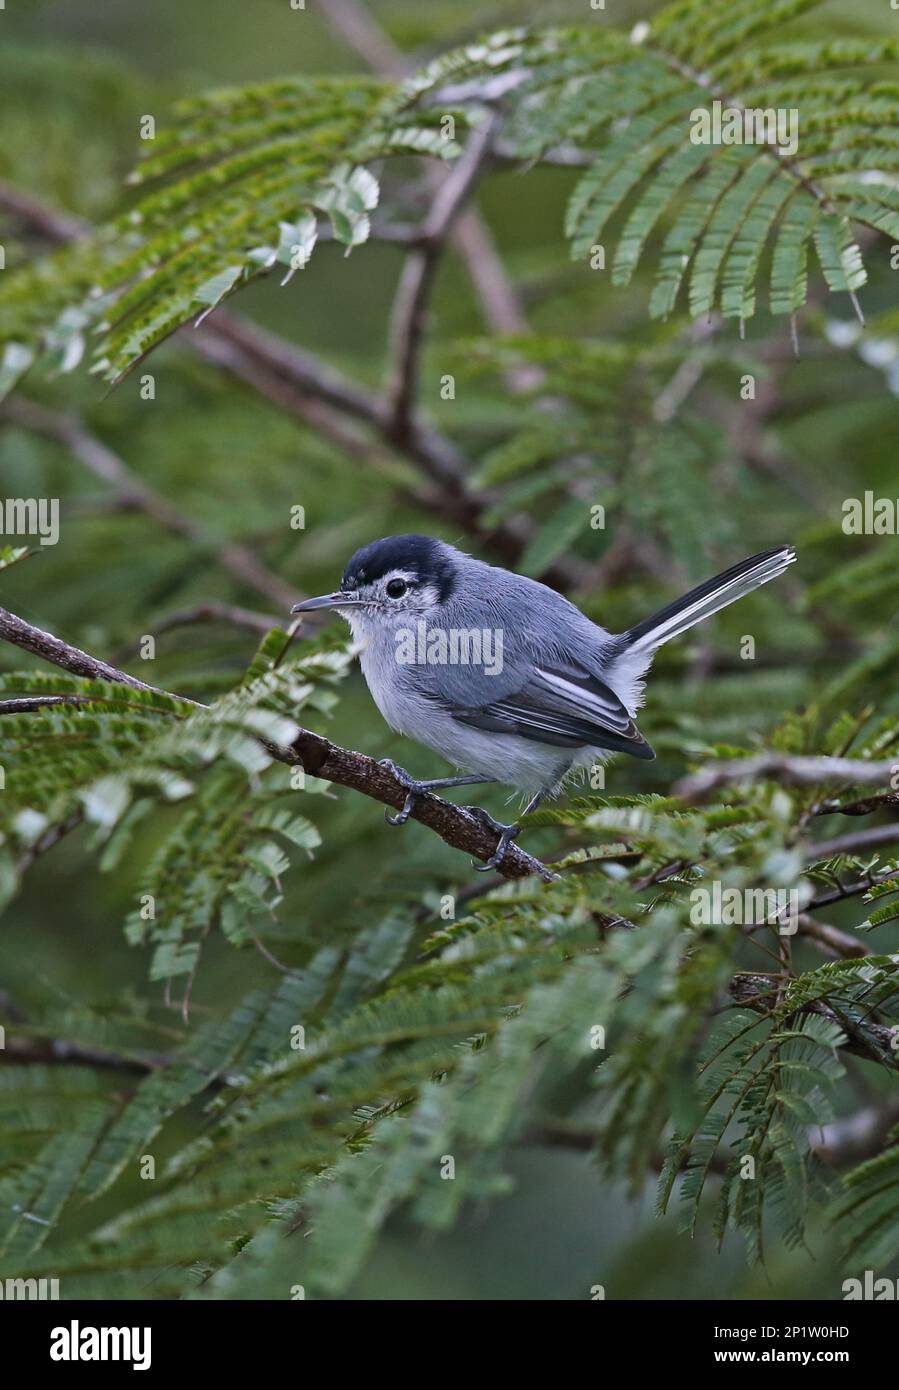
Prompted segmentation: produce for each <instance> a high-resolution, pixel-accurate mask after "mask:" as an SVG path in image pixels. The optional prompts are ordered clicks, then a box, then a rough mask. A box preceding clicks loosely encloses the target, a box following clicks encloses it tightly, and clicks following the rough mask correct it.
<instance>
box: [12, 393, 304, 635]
mask: <svg viewBox="0 0 899 1390" xmlns="http://www.w3.org/2000/svg"><path fill="white" fill-rule="evenodd" d="M2 418H3V419H5V420H9V421H11V422H12V423H13V424H16V425H19V426H21V427H22V428H24V429H27V430H32V431H34V432H35V433H37V434H43V435H46V436H48V437H49V438H51V439H55V440H56V441H57V442H58V443H60V444H62V445H64V447H65V448H67V449H69V450H70V451H71V453H72V454H73V456H74V457H75V458H76V459H78V461H79V463H81V464H82V465H83V466H84V467H85V468H87V469H88V471H89V472H91V473H93V475H94V477H95V478H99V479H100V480H101V481H102V482H104V483H106V484H107V485H108V486H109V487H111V488H113V489H114V491H115V492H116V494H117V496H118V498H119V500H120V501H121V502H122V503H123V504H124V505H125V506H128V507H134V508H137V509H139V510H140V511H142V512H143V513H144V515H145V516H148V517H149V518H150V519H151V520H152V521H155V522H156V524H157V525H158V526H160V527H161V528H162V529H163V530H165V531H168V532H170V533H171V534H172V535H175V536H181V537H183V538H184V539H185V540H189V541H191V542H192V543H193V544H195V545H198V546H201V547H202V548H203V549H205V550H208V551H209V553H210V554H212V555H213V556H214V557H215V559H217V560H218V562H219V563H220V564H221V566H222V568H223V569H226V570H227V571H228V572H229V573H230V574H232V575H233V576H234V577H235V578H236V579H240V580H241V581H242V582H243V583H245V584H248V585H249V586H250V587H251V588H253V589H255V590H256V592H257V593H259V594H261V595H262V596H263V597H264V598H266V599H267V600H268V601H269V602H270V603H274V604H276V605H277V606H278V607H279V608H282V609H284V611H285V612H286V611H287V610H289V609H290V607H291V605H292V604H294V603H296V601H297V590H296V588H295V587H293V586H291V585H289V584H286V583H285V582H284V580H283V579H281V578H280V577H279V576H278V575H277V574H274V573H273V572H272V571H271V570H269V569H267V568H266V566H265V565H264V564H262V562H261V561H260V560H259V559H258V558H257V557H256V556H255V555H254V554H253V552H252V550H250V549H249V548H248V547H247V546H244V545H239V544H237V543H228V544H225V545H222V546H217V547H214V546H213V545H212V538H211V537H210V536H209V535H208V534H207V532H206V530H205V528H204V527H203V526H201V525H200V524H199V523H198V522H196V521H193V520H192V519H191V518H190V517H186V516H184V515H183V513H182V512H180V511H179V510H178V508H177V507H175V506H173V505H172V504H171V503H170V502H168V501H167V500H166V499H165V498H164V497H162V496H161V495H160V494H159V493H157V492H155V491H154V490H153V489H152V488H151V487H149V486H148V485H147V484H146V483H145V482H143V480H142V479H141V478H139V477H137V475H136V474H134V473H132V472H131V470H130V469H129V468H128V466H127V464H126V463H124V462H123V460H122V459H121V458H119V456H118V454H116V453H115V452H114V451H113V450H112V449H110V448H109V447H108V446H107V445H106V444H104V443H103V442H102V441H101V440H99V439H97V438H96V437H95V436H94V435H92V434H91V433H90V431H89V430H87V429H86V428H85V427H84V425H83V424H82V422H81V421H80V420H79V419H78V418H77V416H74V415H68V414H66V413H64V412H63V411H58V410H49V409H47V407H46V406H42V405H38V404H37V402H35V401H31V400H27V399H25V398H24V397H22V396H15V397H12V398H11V399H9V400H7V401H6V402H5V403H4V405H3V410H2Z"/></svg>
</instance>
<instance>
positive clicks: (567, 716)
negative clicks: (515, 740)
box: [451, 662, 655, 758]
mask: <svg viewBox="0 0 899 1390" xmlns="http://www.w3.org/2000/svg"><path fill="white" fill-rule="evenodd" d="M451 713H452V716H453V718H454V719H456V720H458V722H459V723H460V724H468V725H470V726H471V727H473V728H476V729H484V730H487V731H490V732H493V733H500V734H517V735H518V737H519V738H527V739H532V740H533V741H534V742H535V743H548V744H551V745H553V746H555V747H558V748H581V747H593V748H608V749H609V750H610V751H613V752H619V753H630V754H631V756H632V757H634V758H654V757H655V753H654V752H653V750H652V748H651V747H650V745H649V744H648V743H647V742H646V739H645V738H644V737H643V735H642V734H641V733H640V730H639V729H638V728H637V725H636V724H635V723H634V720H633V718H632V717H631V715H630V714H628V712H627V710H626V709H625V707H624V705H623V704H622V703H621V701H620V700H619V698H618V696H617V695H616V694H615V692H614V691H613V690H610V689H609V687H608V686H607V685H606V683H605V681H603V680H600V678H599V677H598V676H597V675H595V674H594V673H593V672H592V671H588V670H587V669H586V668H585V667H583V666H580V665H579V664H578V663H576V662H564V663H560V662H553V663H552V664H550V663H546V664H540V665H536V666H532V667H530V668H529V670H528V672H527V674H526V675H523V677H522V683H521V684H520V686H518V688H517V689H515V690H513V691H509V692H504V693H503V694H501V695H500V694H499V693H498V697H497V698H496V699H494V700H492V701H490V702H489V703H487V704H483V705H470V704H468V703H467V702H466V703H464V704H463V703H456V704H454V705H453V706H452V707H451Z"/></svg>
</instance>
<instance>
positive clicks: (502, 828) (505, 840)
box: [468, 806, 521, 874]
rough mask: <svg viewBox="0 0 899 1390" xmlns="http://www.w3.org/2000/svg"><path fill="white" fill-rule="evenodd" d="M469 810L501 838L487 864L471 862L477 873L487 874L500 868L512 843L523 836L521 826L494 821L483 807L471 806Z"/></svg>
mask: <svg viewBox="0 0 899 1390" xmlns="http://www.w3.org/2000/svg"><path fill="white" fill-rule="evenodd" d="M468 809H469V811H470V812H471V814H472V815H473V816H475V817H476V818H477V819H478V820H479V821H480V822H481V823H482V825H486V826H487V829H488V830H494V831H495V832H496V834H497V835H498V836H499V844H498V845H497V846H496V849H495V850H494V851H493V853H492V854H491V856H490V858H489V859H488V860H486V861H485V863H483V864H475V862H474V860H472V861H471V862H472V864H473V866H474V868H475V871H476V872H477V873H479V874H487V873H489V872H490V871H491V869H498V868H499V866H500V864H501V863H502V862H503V860H504V859H505V857H506V850H507V849H508V848H509V846H510V844H511V843H512V841H513V840H517V839H518V836H519V835H520V834H521V826H520V825H503V823H502V822H501V821H498V820H494V819H493V817H492V816H491V815H490V813H489V812H488V811H485V810H484V808H483V807H482V806H469V807H468Z"/></svg>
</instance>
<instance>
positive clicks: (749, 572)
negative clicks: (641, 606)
mask: <svg viewBox="0 0 899 1390" xmlns="http://www.w3.org/2000/svg"><path fill="white" fill-rule="evenodd" d="M795 559H796V552H795V551H794V549H793V547H792V546H791V545H784V546H781V547H780V548H779V549H777V550H766V551H764V552H763V553H762V554H761V555H750V557H749V559H748V560H742V561H741V562H740V564H738V565H732V566H731V568H730V569H729V570H724V572H723V573H722V574H716V575H715V578H714V579H707V580H706V582H705V583H704V584H699V585H698V586H697V587H696V588H695V589H691V590H690V592H689V593H688V594H684V596H683V598H679V599H675V601H674V603H669V604H668V606H667V608H661V609H660V610H659V612H658V613H653V615H652V617H651V618H644V619H643V622H642V623H637V625H636V627H632V628H631V629H630V630H629V631H628V632H625V633H624V634H623V636H622V637H621V639H620V640H621V645H622V648H623V650H624V651H626V652H627V653H628V654H629V655H631V654H633V655H640V654H642V653H644V652H645V653H646V654H647V655H648V654H649V653H651V652H654V651H655V649H656V647H661V645H662V643H663V642H670V641H671V638H672V637H680V635H681V633H682V632H686V631H687V630H688V628H691V627H693V626H694V625H695V624H696V623H701V622H702V621H703V619H704V618H710V617H711V616H712V614H713V613H717V612H718V610H719V608H726V607H727V605H728V604H729V603H734V602H735V601H736V600H737V599H738V598H742V597H743V596H744V594H750V593H752V590H753V589H758V588H759V586H760V585H762V584H767V583H768V580H769V579H776V578H777V577H778V575H780V574H783V572H784V570H785V569H786V568H787V566H788V565H792V563H793V561H794V560H795Z"/></svg>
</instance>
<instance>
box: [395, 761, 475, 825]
mask: <svg viewBox="0 0 899 1390" xmlns="http://www.w3.org/2000/svg"><path fill="white" fill-rule="evenodd" d="M378 766H379V767H384V768H386V769H387V771H388V772H390V773H392V774H393V776H394V777H395V778H396V780H397V781H398V782H399V784H400V786H401V787H403V788H404V789H405V792H406V800H405V801H404V802H403V809H402V810H401V811H397V813H396V815H395V816H392V815H391V814H390V811H389V810H387V811H385V812H384V819H385V820H386V822H387V824H388V825H405V824H406V821H407V820H408V819H409V817H410V815H411V814H412V808H413V806H414V805H415V802H416V801H417V799H418V798H419V797H420V796H426V795H427V793H428V792H439V791H443V790H444V789H445V788H446V787H470V786H472V785H473V784H477V783H484V782H495V781H496V778H495V777H476V776H470V777H432V778H431V779H430V781H427V782H419V781H418V780H417V778H415V777H410V776H409V773H408V772H407V771H406V770H405V768H402V767H398V766H397V764H396V763H395V762H394V761H393V759H392V758H381V759H380V760H379V762H378Z"/></svg>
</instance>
